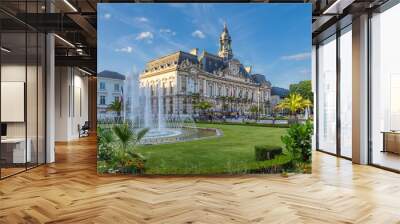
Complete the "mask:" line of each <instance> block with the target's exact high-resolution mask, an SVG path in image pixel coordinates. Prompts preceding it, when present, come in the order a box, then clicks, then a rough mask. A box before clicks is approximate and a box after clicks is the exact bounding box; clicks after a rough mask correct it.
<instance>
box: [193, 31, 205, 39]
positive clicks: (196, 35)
mask: <svg viewBox="0 0 400 224" xmlns="http://www.w3.org/2000/svg"><path fill="white" fill-rule="evenodd" d="M192 36H194V37H197V38H200V39H204V38H205V37H206V35H204V33H203V32H201V31H200V30H196V31H194V32H193V33H192Z"/></svg>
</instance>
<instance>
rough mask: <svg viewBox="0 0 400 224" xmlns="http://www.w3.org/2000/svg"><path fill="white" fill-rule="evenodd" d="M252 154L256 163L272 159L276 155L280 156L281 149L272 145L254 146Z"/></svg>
mask: <svg viewBox="0 0 400 224" xmlns="http://www.w3.org/2000/svg"><path fill="white" fill-rule="evenodd" d="M254 153H255V156H256V160H257V161H264V160H270V159H273V158H274V157H275V156H276V155H280V154H282V147H280V146H274V145H256V146H255V147H254Z"/></svg>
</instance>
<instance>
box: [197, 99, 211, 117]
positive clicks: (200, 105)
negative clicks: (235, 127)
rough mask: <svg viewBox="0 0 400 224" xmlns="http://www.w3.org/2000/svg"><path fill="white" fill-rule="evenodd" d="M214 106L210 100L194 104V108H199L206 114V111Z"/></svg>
mask: <svg viewBox="0 0 400 224" xmlns="http://www.w3.org/2000/svg"><path fill="white" fill-rule="evenodd" d="M212 107H213V105H212V103H210V102H208V101H200V102H198V103H196V104H195V105H194V108H196V109H199V110H201V111H202V112H203V114H205V112H206V111H207V110H209V109H211V108H212Z"/></svg>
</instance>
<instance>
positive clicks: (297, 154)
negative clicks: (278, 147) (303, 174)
mask: <svg viewBox="0 0 400 224" xmlns="http://www.w3.org/2000/svg"><path fill="white" fill-rule="evenodd" d="M312 132H313V125H312V122H311V121H309V120H308V121H307V122H306V123H305V124H294V125H292V126H291V127H290V128H289V129H288V130H287V134H286V135H284V136H282V137H281V140H282V142H283V143H284V144H285V146H286V154H287V155H289V156H290V157H291V159H292V161H293V163H294V165H295V164H299V163H310V162H311V146H312V140H311V136H312Z"/></svg>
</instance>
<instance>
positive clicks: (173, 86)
mask: <svg viewBox="0 0 400 224" xmlns="http://www.w3.org/2000/svg"><path fill="white" fill-rule="evenodd" d="M140 86H141V87H147V88H149V89H151V94H152V96H154V101H156V100H157V99H158V98H157V97H155V96H158V94H162V96H163V98H164V100H163V103H164V105H163V106H164V111H165V113H167V114H196V113H198V112H199V111H197V110H196V109H195V108H194V106H193V105H194V104H195V103H197V102H199V101H209V102H211V103H212V104H213V109H212V111H214V112H225V113H226V112H235V113H236V112H237V113H239V114H248V113H249V109H250V107H251V106H257V107H258V108H259V111H260V112H261V113H262V114H269V113H270V106H269V103H270V97H271V83H270V82H269V81H267V80H266V79H265V76H264V75H261V74H253V73H251V67H245V66H243V64H241V63H240V61H239V60H237V59H235V58H234V57H233V53H232V48H231V37H230V35H229V32H228V28H227V27H226V25H225V26H224V29H223V32H222V34H221V37H220V48H219V52H218V55H214V54H211V53H208V52H206V51H203V52H202V53H201V54H199V52H198V49H193V50H191V51H190V52H189V53H188V52H183V51H178V52H175V53H172V54H170V55H166V56H164V57H161V58H158V59H155V60H152V61H150V62H148V63H147V64H146V68H145V70H144V71H143V73H141V74H140ZM160 91H162V93H161V92H160ZM154 105H157V102H154Z"/></svg>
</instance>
